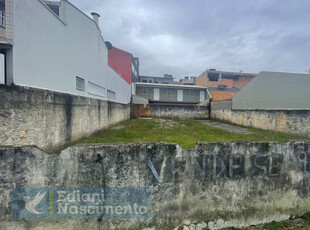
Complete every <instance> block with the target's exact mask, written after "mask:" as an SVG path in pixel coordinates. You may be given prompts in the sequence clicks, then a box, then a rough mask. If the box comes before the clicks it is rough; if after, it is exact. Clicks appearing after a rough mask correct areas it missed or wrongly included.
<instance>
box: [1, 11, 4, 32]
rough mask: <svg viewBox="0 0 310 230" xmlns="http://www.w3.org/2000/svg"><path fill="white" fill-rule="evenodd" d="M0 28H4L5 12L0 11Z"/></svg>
mask: <svg viewBox="0 0 310 230" xmlns="http://www.w3.org/2000/svg"><path fill="white" fill-rule="evenodd" d="M0 26H1V27H4V28H5V12H4V11H2V10H1V11H0Z"/></svg>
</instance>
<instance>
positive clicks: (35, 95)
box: [0, 85, 130, 151]
mask: <svg viewBox="0 0 310 230" xmlns="http://www.w3.org/2000/svg"><path fill="white" fill-rule="evenodd" d="M129 118H130V106H129V105H124V104H117V103H114V102H107V101H102V100H97V99H91V98H85V97H79V96H72V95H69V94H62V93H56V92H52V91H47V90H38V89H33V88H30V89H26V88H24V87H6V86H3V85H2V86H1V85H0V124H1V125H0V146H1V145H13V146H22V145H36V146H38V147H40V148H42V149H44V150H47V151H52V150H54V149H56V148H58V147H61V146H63V145H65V144H67V143H69V142H71V141H74V140H77V139H79V138H81V137H84V136H86V135H90V134H92V133H94V132H96V131H99V130H101V129H103V128H106V127H108V126H110V125H112V124H115V123H117V122H120V121H123V120H126V119H129Z"/></svg>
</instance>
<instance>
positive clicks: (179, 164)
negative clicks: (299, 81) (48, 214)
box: [0, 141, 310, 230]
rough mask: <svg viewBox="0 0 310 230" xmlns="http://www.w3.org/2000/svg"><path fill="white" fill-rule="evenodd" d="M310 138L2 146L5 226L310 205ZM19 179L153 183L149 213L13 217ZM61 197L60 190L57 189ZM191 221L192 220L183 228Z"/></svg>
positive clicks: (38, 183)
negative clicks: (56, 148) (189, 144)
mask: <svg viewBox="0 0 310 230" xmlns="http://www.w3.org/2000/svg"><path fill="white" fill-rule="evenodd" d="M309 157H310V141H294V142H288V143H284V144H277V143H275V142H259V143H254V142H225V143H199V144H197V145H196V147H195V148H194V149H190V150H185V149H182V148H180V147H179V146H178V145H174V144H164V143H157V144H156V143H153V144H152V143H150V144H138V143H137V144H117V145H94V144H93V145H76V146H72V147H69V148H67V149H65V150H63V151H62V152H61V154H60V155H53V154H46V153H45V152H43V151H41V150H39V149H37V148H33V147H20V148H10V147H2V148H0V181H1V184H0V226H1V228H2V229H32V228H35V227H36V228H35V229H45V230H46V229H144V228H146V227H150V228H151V227H154V228H152V229H173V228H175V227H177V226H182V225H184V224H185V225H187V226H190V229H202V228H203V227H204V228H206V227H208V229H220V228H224V227H230V226H235V227H244V226H248V225H253V224H259V223H266V222H271V221H273V220H277V221H279V220H284V219H287V218H289V217H290V216H296V215H301V214H303V213H305V212H307V211H310V165H309V159H310V158H309ZM14 187H60V188H65V187H149V188H151V191H152V196H151V213H152V215H151V218H149V219H146V220H103V221H102V220H101V221H100V220H98V221H97V220H70V221H69V220H59V221H57V220H23V221H18V220H17V221H14V220H11V219H10V189H12V188H14ZM55 199H57V197H55ZM184 229H187V228H184Z"/></svg>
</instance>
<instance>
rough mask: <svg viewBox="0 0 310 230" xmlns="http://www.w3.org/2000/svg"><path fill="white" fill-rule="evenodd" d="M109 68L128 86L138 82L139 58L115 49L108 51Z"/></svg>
mask: <svg viewBox="0 0 310 230" xmlns="http://www.w3.org/2000/svg"><path fill="white" fill-rule="evenodd" d="M108 59H109V66H110V67H111V68H112V69H114V70H115V72H117V73H118V74H119V75H120V76H121V77H122V78H124V79H125V80H126V81H127V83H128V84H131V83H132V82H138V81H139V58H137V57H134V56H133V55H132V54H131V53H129V52H127V51H124V50H121V49H119V48H116V47H112V48H111V49H109V57H108Z"/></svg>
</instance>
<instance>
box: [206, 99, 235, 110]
mask: <svg viewBox="0 0 310 230" xmlns="http://www.w3.org/2000/svg"><path fill="white" fill-rule="evenodd" d="M211 108H212V110H223V109H231V100H224V101H214V102H212V105H211Z"/></svg>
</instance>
